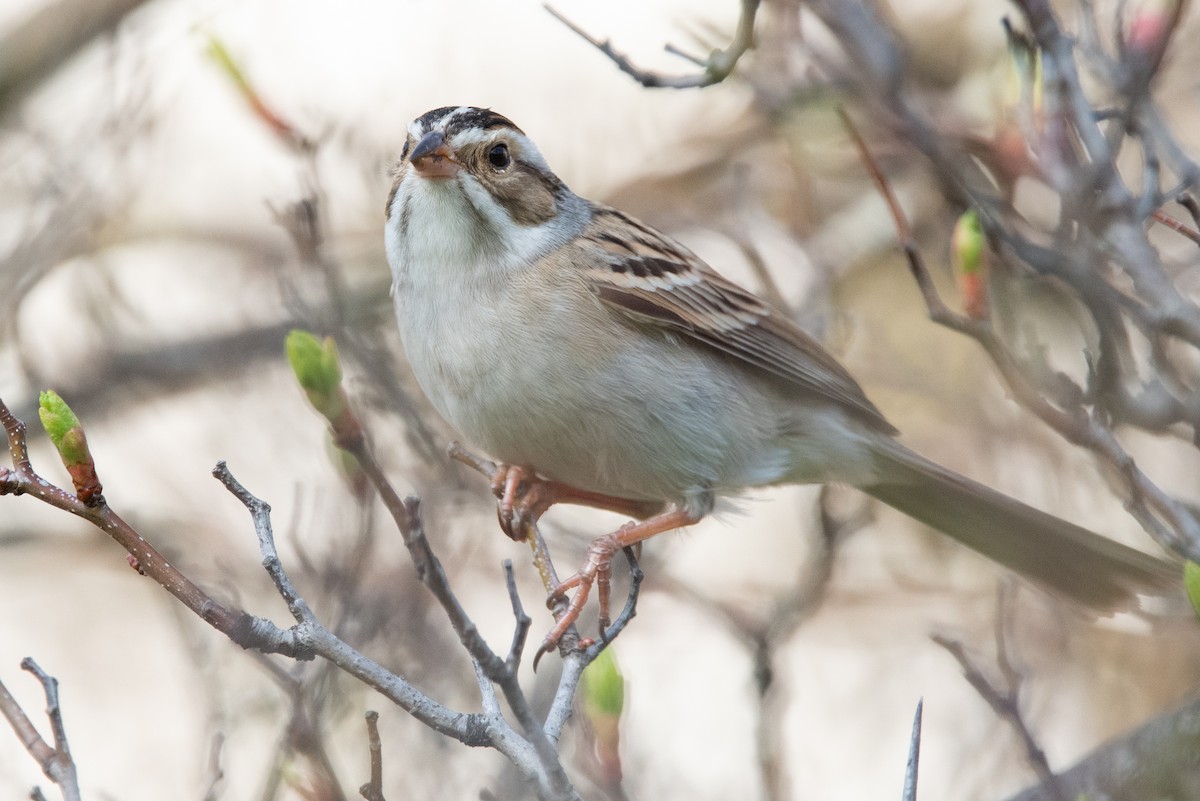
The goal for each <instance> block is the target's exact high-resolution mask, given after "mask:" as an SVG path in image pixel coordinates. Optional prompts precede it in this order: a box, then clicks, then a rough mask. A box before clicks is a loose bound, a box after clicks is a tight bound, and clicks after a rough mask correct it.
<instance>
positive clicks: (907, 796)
mask: <svg viewBox="0 0 1200 801" xmlns="http://www.w3.org/2000/svg"><path fill="white" fill-rule="evenodd" d="M924 710H925V699H924V698H922V699H921V700H919V701H917V711H916V713H915V714H914V715H913V724H912V736H911V737H910V738H909V740H908V760H907V761H906V762H905V763H904V792H903V793H902V794H901V796H900V801H917V768H918V765H919V763H920V761H921V718H922V715H923V713H924Z"/></svg>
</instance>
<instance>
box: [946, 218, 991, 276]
mask: <svg viewBox="0 0 1200 801" xmlns="http://www.w3.org/2000/svg"><path fill="white" fill-rule="evenodd" d="M952 243H953V246H954V265H955V267H956V268H957V269H958V270H959V271H960V272H964V273H967V274H968V275H969V274H971V273H977V272H979V271H980V270H983V269H985V268H986V266H987V265H986V262H985V259H986V258H987V240H986V239H985V238H984V236H983V226H982V225H981V224H980V222H979V213H978V212H976V211H975V209H968V210H966V211H964V212H963V213H962V216H961V217H959V218H958V222H957V223H956V224H955V226H954V238H953V240H952Z"/></svg>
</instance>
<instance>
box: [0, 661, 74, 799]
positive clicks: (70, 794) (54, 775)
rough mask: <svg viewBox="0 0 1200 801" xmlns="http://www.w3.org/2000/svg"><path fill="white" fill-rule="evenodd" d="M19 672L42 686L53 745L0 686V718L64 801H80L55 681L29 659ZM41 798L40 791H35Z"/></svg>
mask: <svg viewBox="0 0 1200 801" xmlns="http://www.w3.org/2000/svg"><path fill="white" fill-rule="evenodd" d="M21 669H22V670H26V671H28V672H30V673H32V674H33V675H34V676H36V677H37V679H38V681H40V682H41V684H42V692H43V693H45V696H46V717H47V718H48V719H49V721H50V731H51V733H52V735H53V738H54V745H50V744H49V743H47V742H46V741H45V740H44V739H42V736H41V735H40V734H39V733H38V731H37V729H36V728H35V727H34V725H33V723H31V722H30V720H29V717H28V716H27V715H26V714H25V711H24V710H23V709H21V706H20V705H19V704H18V703H17V700H16V699H15V698H13V696H12V695H11V694H10V693H9V691H8V688H7V687H5V686H4V684H3V683H2V682H0V714H3V715H4V717H5V719H6V720H7V721H8V724H9V725H10V726H11V727H12V729H13V732H15V733H16V735H17V739H19V740H20V741H21V745H22V746H24V747H25V750H26V751H27V752H28V753H29V755H30V756H31V757H33V759H34V761H36V762H37V763H38V766H39V767H41V769H42V773H44V774H46V778H47V779H49V780H50V781H52V782H54V783H55V784H57V785H58V787H59V790H61V791H62V795H63V801H80V794H79V780H78V778H77V776H76V773H75V760H74V759H72V758H71V748H70V745H69V744H68V743H67V730H66V727H65V726H64V725H63V720H62V707H60V706H59V703H58V680H57V679H55V678H54V677H53V676H51V675H50V674H48V673H46V672H45V671H44V670H42V669H41V668H40V667H38V664H37V663H36V662H34V661H33V659H32V658H30V657H26V658H25V659H22V660H21ZM34 792H35V793H38V794H39V795H40V794H41V790H38V789H37V788H34Z"/></svg>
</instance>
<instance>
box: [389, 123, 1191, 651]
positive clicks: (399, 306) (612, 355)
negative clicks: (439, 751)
mask: <svg viewBox="0 0 1200 801" xmlns="http://www.w3.org/2000/svg"><path fill="white" fill-rule="evenodd" d="M384 231H385V244H386V249H387V258H388V262H389V264H390V267H391V272H392V279H393V280H392V296H393V299H394V303H395V309H396V318H397V321H398V324H399V329H400V336H401V339H402V341H403V345H404V350H405V353H406V355H407V358H408V362H409V365H410V366H411V369H412V371H413V374H414V375H415V377H416V379H417V381H418V383H419V384H420V386H421V388H422V389H423V391H424V392H425V394H426V395H427V396H428V398H429V400H430V402H431V403H432V404H433V406H434V407H435V408H436V409H437V411H438V412H439V413H440V414H441V415H442V417H444V418H445V419H446V421H447V422H449V423H450V425H451V426H453V427H454V428H455V429H457V431H458V432H459V433H460V434H461V435H462V437H463V438H464V439H465V440H467V441H468V442H470V443H472V444H473V445H474V446H476V447H479V448H482V449H483V450H485V451H487V452H488V453H489V454H491V455H492V456H493V457H495V458H496V459H498V460H499V461H500V462H501V463H502V464H503V467H502V469H501V470H500V471H499V472H498V473H497V478H496V479H494V482H493V489H494V490H495V492H496V494H497V495H498V497H499V507H500V517H501V523H502V526H503V527H504V528H505V529H506V531H508V532H509V533H510V535H511V536H520V535H519V532H518V531H515V530H514V527H515V528H516V529H519V528H520V525H519V523H520V522H521V521H523V520H532V521H533V522H536V519H537V517H538V516H540V514H542V513H543V512H544V511H545V510H546V509H547V508H549V506H550V505H551V504H554V503H560V502H566V503H579V504H586V505H590V506H595V507H599V508H604V509H610V510H613V511H617V512H621V513H623V514H626V515H628V516H630V517H631V518H634V519H633V520H632V521H631V522H629V523H627V524H626V525H624V526H622V527H620V528H619V529H618V530H616V531H614V532H611V533H609V534H606V535H604V536H602V537H599V538H597V539H596V540H595V541H593V542H592V544H591V546H590V547H589V548H588V552H587V558H586V561H585V563H584V565H583V566H582V567H581V568H580V570H579V571H578V572H576V573H575V574H574V575H572V576H569V577H568V578H566V579H564V580H562V581H561V582H560V583H559V585H558V586H557V587H553V588H552V590H551V596H552V598H553V597H564V596H565V595H566V594H567V593H569V592H570V591H571V590H576V592H575V595H574V597H572V598H571V599H570V604H569V608H568V610H567V612H566V614H565V615H564V616H562V617H561V618H560V619H559V620H558V621H557V623H556V625H555V627H554V628H553V629H552V630H551V632H550V633H549V634H548V635H547V637H546V642H545V643H544V644H543V652H544V651H545V650H546V649H548V648H550V647H553V646H554V645H555V644H556V643H557V641H558V639H559V638H560V637H561V636H562V634H563V633H565V631H566V630H567V627H568V626H569V625H571V624H572V623H573V622H574V621H575V619H576V618H577V617H578V616H579V613H580V611H581V610H582V609H583V607H584V604H585V602H586V600H587V597H588V594H589V591H590V589H591V587H592V586H593V585H595V586H596V587H597V594H598V596H599V601H600V607H601V608H600V612H601V632H602V634H603V630H604V628H605V627H606V626H607V621H608V609H607V606H608V590H609V587H608V585H609V576H610V574H611V562H612V559H613V556H614V554H615V553H616V552H617V551H619V550H621V549H622V548H625V547H627V546H630V545H633V544H635V543H640V542H642V541H644V540H646V539H648V538H650V537H653V536H654V535H657V534H660V533H662V532H665V531H670V530H672V529H676V528H680V527H682V526H686V525H690V524H693V523H695V522H697V521H699V520H700V519H702V518H703V517H705V515H707V514H709V513H710V512H711V511H712V510H713V507H714V503H715V501H716V500H717V499H718V498H721V497H726V496H736V495H738V494H739V493H741V492H743V491H744V490H746V489H747V488H750V487H762V486H771V485H780V484H812V483H823V482H842V483H846V484H851V485H853V486H855V487H858V488H859V489H861V490H862V491H864V492H866V493H867V494H868V495H871V496H873V497H874V498H877V499H879V500H880V501H883V502H884V503H886V504H888V505H890V506H893V507H895V508H896V509H899V510H900V511H901V512H904V513H906V514H908V515H910V516H912V517H914V518H916V519H917V520H919V521H921V522H922V523H925V524H927V525H929V526H931V527H932V528H935V529H937V530H939V531H942V532H944V533H945V534H947V535H949V536H950V537H952V538H953V539H955V540H958V541H959V542H961V543H963V544H965V545H967V546H968V547H970V548H973V549H974V550H976V551H978V552H979V553H981V554H983V555H984V556H987V557H990V558H991V559H993V560H995V561H997V562H999V563H1000V564H1002V565H1005V566H1006V567H1008V568H1011V569H1013V570H1015V571H1017V572H1018V573H1020V574H1022V575H1024V576H1026V577H1028V578H1029V579H1031V580H1032V581H1034V582H1035V583H1037V584H1040V585H1042V586H1044V587H1046V588H1049V589H1050V590H1052V591H1054V592H1056V593H1057V594H1060V595H1064V596H1067V597H1069V598H1072V599H1075V600H1076V601H1079V602H1081V603H1082V604H1084V605H1086V606H1087V607H1090V608H1092V609H1094V610H1096V611H1100V612H1105V611H1110V610H1112V609H1114V608H1116V607H1118V606H1122V605H1125V604H1129V603H1132V602H1133V600H1134V597H1135V596H1136V595H1137V594H1138V593H1140V592H1146V591H1158V590H1160V589H1161V588H1163V587H1164V586H1166V585H1167V584H1169V583H1171V582H1173V581H1175V580H1176V571H1175V570H1174V569H1173V568H1172V567H1171V566H1170V565H1169V564H1168V563H1166V562H1164V561H1162V560H1160V559H1158V558H1155V557H1152V556H1150V555H1147V554H1144V553H1142V552H1140V551H1138V550H1135V549H1132V548H1129V547H1127V546H1124V545H1121V544H1119V543H1117V542H1115V541H1113V540H1110V539H1107V538H1104V537H1101V536H1099V535H1097V534H1095V533H1093V532H1091V531H1088V530H1086V529H1084V528H1081V527H1079V526H1076V525H1073V524H1071V523H1069V522H1066V521H1064V520H1061V519H1059V518H1056V517H1053V516H1051V515H1049V514H1046V513H1043V512H1040V511H1038V510H1036V509H1034V508H1032V507H1030V506H1027V505H1025V504H1023V503H1021V502H1019V501H1016V500H1014V499H1012V498H1009V497H1007V496H1005V495H1002V494H1000V493H999V492H996V491H995V490H992V489H990V488H988V487H986V486H984V485H982V484H980V483H978V482H976V481H973V480H971V479H969V478H966V477H964V476H962V475H959V474H958V473H955V472H953V471H951V470H949V469H947V468H944V467H941V466H940V465H938V464H935V463H934V462H932V461H930V460H928V459H926V458H925V457H923V456H920V455H918V454H917V453H915V452H913V451H912V450H910V449H908V448H907V447H905V446H904V445H902V444H901V443H900V442H898V441H897V439H896V435H897V430H896V428H895V427H893V426H892V425H891V424H890V423H889V422H888V421H887V420H886V419H885V418H884V416H883V414H882V413H881V412H880V411H879V409H878V408H876V406H875V405H874V404H873V403H871V401H870V400H869V399H868V398H867V396H866V395H865V394H864V392H863V390H862V388H861V387H860V386H859V385H858V383H857V382H856V381H855V380H854V378H853V377H852V376H851V375H850V373H849V372H847V370H846V369H845V368H844V367H842V365H841V364H839V363H838V362H837V360H836V359H834V357H833V356H831V355H830V354H829V353H828V352H827V351H826V350H825V349H824V348H823V347H822V346H821V345H820V344H819V343H818V342H817V341H816V340H815V339H813V338H812V337H811V336H809V335H808V334H806V333H805V332H804V331H803V330H802V329H801V328H800V327H799V326H798V325H797V324H796V323H795V322H793V321H792V320H791V319H790V318H789V317H788V316H787V315H786V314H784V313H783V312H781V311H779V310H777V309H773V308H771V307H770V306H768V305H767V304H766V303H765V302H764V301H762V300H761V299H759V298H758V297H756V296H755V295H754V294H753V293H751V292H749V291H747V290H746V289H744V288H742V287H741V286H739V285H737V284H735V283H734V282H732V281H730V280H728V279H726V278H724V277H722V276H721V275H720V274H718V273H717V272H716V271H715V270H713V269H712V268H711V267H709V266H708V265H707V264H705V263H704V262H703V261H702V260H701V259H699V258H698V257H697V256H696V255H695V254H693V253H692V252H691V251H689V250H688V249H687V248H685V247H683V246H682V245H680V244H679V243H678V242H675V241H674V240H672V239H671V238H669V237H668V236H666V235H664V234H662V233H661V232H659V231H656V230H654V229H653V228H651V227H650V226H648V225H645V224H643V223H641V222H639V221H638V220H636V219H634V218H633V217H631V216H629V215H627V214H624V213H623V212H621V211H618V210H617V209H614V208H610V207H608V206H605V205H603V204H600V203H595V202H592V201H590V200H586V199H584V198H582V197H579V196H578V195H576V194H574V193H573V192H572V191H571V190H570V189H569V188H568V187H567V186H566V184H564V183H563V181H562V180H561V179H560V178H559V177H558V176H556V175H555V174H554V172H553V171H551V169H550V167H549V165H547V163H546V160H545V159H544V158H543V157H542V155H541V153H540V152H539V151H538V149H537V147H536V146H535V145H534V143H533V141H532V140H531V139H530V138H529V137H528V136H526V135H525V133H524V132H522V130H521V129H520V128H518V127H517V126H516V125H515V124H513V122H512V121H510V120H509V119H508V118H506V117H504V116H502V115H500V114H497V113H496V112H494V111H491V110H488V109H483V108H474V107H470V106H446V107H444V108H438V109H434V110H433V111H430V112H428V113H426V114H423V115H421V116H420V117H418V118H417V119H415V120H414V121H413V122H412V123H410V124H409V126H408V130H407V138H406V140H405V143H404V146H403V150H402V152H401V155H400V161H399V163H398V165H397V166H396V168H395V171H394V181H393V183H392V187H391V192H390V194H389V195H388V198H387V205H386V226H385V229H384ZM514 521H515V522H514ZM539 655H540V654H539Z"/></svg>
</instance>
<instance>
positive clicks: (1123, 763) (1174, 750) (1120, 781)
mask: <svg viewBox="0 0 1200 801" xmlns="http://www.w3.org/2000/svg"><path fill="white" fill-rule="evenodd" d="M1197 753H1200V701H1190V702H1188V703H1187V704H1185V705H1184V706H1182V707H1180V708H1179V709H1176V710H1173V711H1171V712H1168V713H1166V714H1163V715H1161V716H1159V717H1157V718H1154V719H1153V720H1151V721H1150V722H1149V723H1146V724H1144V725H1142V726H1140V727H1139V728H1137V729H1135V730H1134V731H1132V732H1127V733H1125V734H1122V735H1120V736H1118V737H1116V738H1114V739H1112V740H1110V741H1109V742H1107V743H1105V744H1104V745H1101V746H1100V747H1099V748H1097V749H1095V750H1094V751H1092V752H1091V753H1090V754H1088V755H1087V756H1085V757H1084V758H1083V759H1081V760H1080V761H1079V762H1077V763H1076V764H1075V765H1073V766H1072V767H1070V768H1068V769H1067V770H1065V771H1063V772H1062V773H1059V774H1058V776H1057V780H1056V784H1055V786H1047V785H1046V784H1045V783H1041V784H1038V785H1037V786H1035V787H1030V788H1028V789H1026V790H1022V791H1021V792H1019V793H1017V794H1016V795H1014V796H1012V797H1011V798H1009V799H1008V801H1058V799H1059V798H1060V797H1062V795H1066V796H1067V797H1068V798H1072V799H1082V798H1195V797H1196V793H1197V788H1200V763H1197V761H1196V759H1195V755H1196V754H1197Z"/></svg>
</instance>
